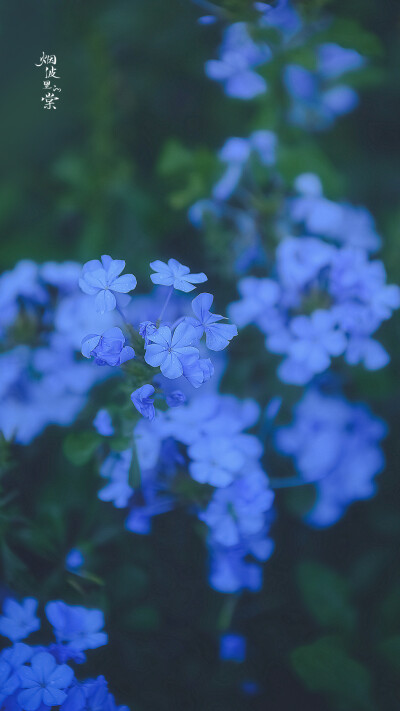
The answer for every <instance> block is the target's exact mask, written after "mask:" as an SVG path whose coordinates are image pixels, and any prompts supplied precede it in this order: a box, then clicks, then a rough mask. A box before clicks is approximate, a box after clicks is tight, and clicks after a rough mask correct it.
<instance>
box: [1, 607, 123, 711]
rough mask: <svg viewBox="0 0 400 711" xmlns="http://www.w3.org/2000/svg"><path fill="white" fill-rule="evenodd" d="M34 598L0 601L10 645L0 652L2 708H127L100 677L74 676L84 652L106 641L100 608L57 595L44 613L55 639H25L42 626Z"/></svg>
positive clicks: (25, 710) (69, 710) (113, 710)
mask: <svg viewBox="0 0 400 711" xmlns="http://www.w3.org/2000/svg"><path fill="white" fill-rule="evenodd" d="M37 607H38V603H37V600H34V599H32V598H26V599H25V600H22V602H18V601H17V600H14V599H12V598H8V599H6V600H5V602H4V605H3V615H1V616H0V634H1V635H3V636H5V637H8V639H10V640H11V642H12V643H13V646H12V647H7V648H5V649H3V651H2V652H1V654H0V704H1V708H2V709H4V711H36V710H37V709H38V710H39V711H47V710H50V709H55V708H58V709H60V710H61V711H85V710H86V709H93V710H94V709H103V710H104V711H128V708H127V706H117V705H116V703H115V700H114V697H113V695H112V694H110V693H109V691H108V686H107V682H106V680H105V678H104V677H103V676H99V677H97V679H86V680H84V681H80V680H78V678H77V677H76V675H75V669H74V667H73V666H71V665H72V664H73V665H76V664H82V663H83V662H85V661H86V655H85V652H86V651H87V650H88V649H97V648H98V647H101V646H103V645H105V644H107V642H108V637H107V634H106V633H105V632H104V631H103V627H104V616H103V613H102V612H101V611H100V610H89V609H87V608H85V607H81V606H79V605H67V604H66V603H65V602H62V601H61V600H55V601H52V602H49V603H47V605H46V607H45V613H46V617H47V621H48V622H49V623H50V625H51V626H52V628H53V633H54V637H55V642H51V643H50V644H47V645H46V646H45V645H43V644H41V643H40V641H39V644H38V643H37V642H36V643H34V644H33V645H32V643H30V644H27V643H26V642H23V641H22V640H25V639H26V638H27V637H28V636H30V635H31V634H32V633H35V632H37V631H38V630H39V629H40V627H41V621H40V619H39V618H38V617H37V616H36V612H37Z"/></svg>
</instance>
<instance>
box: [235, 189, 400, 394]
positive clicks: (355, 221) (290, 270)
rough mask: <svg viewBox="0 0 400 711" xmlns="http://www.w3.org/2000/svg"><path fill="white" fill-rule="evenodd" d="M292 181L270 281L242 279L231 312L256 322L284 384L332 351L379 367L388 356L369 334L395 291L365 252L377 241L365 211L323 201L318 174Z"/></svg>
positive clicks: (313, 369)
mask: <svg viewBox="0 0 400 711" xmlns="http://www.w3.org/2000/svg"><path fill="white" fill-rule="evenodd" d="M295 186H296V187H297V190H298V191H299V192H298V194H297V195H296V196H295V197H293V198H289V199H288V200H287V202H286V203H285V204H284V206H283V210H284V213H283V215H284V217H283V220H284V221H285V223H286V224H284V223H283V220H282V218H280V219H281V220H282V222H281V230H282V231H283V235H282V238H281V241H280V244H279V245H278V248H277V249H276V254H275V259H276V262H275V264H274V268H273V270H271V277H273V278H271V277H270V276H266V277H265V278H258V277H246V278H244V279H242V280H241V281H240V282H239V284H238V289H239V292H240V295H241V300H240V301H238V302H235V303H234V304H232V305H231V307H230V315H231V316H232V318H234V319H235V321H236V323H237V324H238V325H239V326H242V327H244V326H246V325H248V324H250V323H255V324H256V325H257V326H258V327H259V328H260V329H261V331H262V332H263V333H264V334H265V335H266V340H265V345H266V348H267V350H269V351H271V352H272V353H278V354H283V355H284V356H285V359H284V361H283V362H282V364H281V365H280V366H279V368H278V376H279V377H280V379H281V380H282V381H284V382H287V383H294V384H298V385H303V384H305V383H308V382H310V381H311V379H312V378H313V377H314V376H315V375H316V374H319V373H322V372H323V371H325V370H326V369H327V368H328V367H329V366H330V363H331V360H332V358H334V357H337V356H343V357H344V359H345V361H346V362H347V363H348V364H349V365H356V364H361V365H363V366H364V367H365V368H366V369H367V370H378V369H379V368H382V367H384V366H385V365H386V364H387V363H388V362H389V355H388V353H387V352H386V350H385V349H384V347H383V346H382V345H381V344H380V343H379V341H377V340H376V339H375V338H374V337H373V336H374V334H375V332H376V331H377V330H378V328H379V326H380V325H381V324H382V322H383V321H385V320H387V319H389V318H390V317H391V315H392V312H393V310H394V309H397V308H398V307H399V305H400V289H399V287H398V286H396V285H388V284H387V283H386V272H385V268H384V265H383V263H382V262H381V261H380V260H376V259H375V260H373V259H371V258H370V256H369V252H370V251H371V250H374V249H376V248H377V246H378V245H379V237H378V235H377V234H376V231H375V226H374V223H373V220H372V218H371V216H370V214H369V213H368V211H367V210H365V209H364V208H355V207H353V206H351V205H347V204H345V203H334V202H333V201H331V200H327V199H326V198H324V197H323V195H322V187H321V184H320V182H319V180H318V178H317V176H313V175H311V176H310V175H304V176H299V178H298V179H297V181H296V184H295ZM309 190H311V194H310V192H309ZM282 223H283V227H282ZM289 229H290V230H291V234H290V233H289V234H287V235H286V234H285V232H286V231H287V230H289ZM304 232H305V234H304ZM315 305H316V307H315ZM313 307H314V308H313ZM302 310H303V311H304V312H303V313H301V311H302Z"/></svg>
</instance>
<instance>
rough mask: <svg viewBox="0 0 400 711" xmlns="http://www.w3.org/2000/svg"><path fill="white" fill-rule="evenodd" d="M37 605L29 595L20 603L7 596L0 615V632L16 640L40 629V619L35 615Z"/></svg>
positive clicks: (13, 640)
mask: <svg viewBox="0 0 400 711" xmlns="http://www.w3.org/2000/svg"><path fill="white" fill-rule="evenodd" d="M37 606H38V603H37V600H34V599H33V598H31V597H27V598H25V599H24V600H23V601H22V602H21V603H19V602H17V601H16V600H13V599H12V598H7V599H6V600H5V601H4V603H3V614H2V615H1V617H0V634H2V635H4V637H8V638H9V639H11V641H12V642H18V641H19V640H21V639H25V638H26V637H28V635H30V634H31V632H36V630H38V629H40V620H39V619H38V618H37V617H36V610H37Z"/></svg>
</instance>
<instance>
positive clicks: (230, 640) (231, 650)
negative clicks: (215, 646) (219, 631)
mask: <svg viewBox="0 0 400 711" xmlns="http://www.w3.org/2000/svg"><path fill="white" fill-rule="evenodd" d="M219 657H220V659H223V660H224V661H231V662H238V663H241V662H244V660H245V659H246V639H245V637H243V635H241V634H234V633H233V632H227V633H226V634H223V635H221V638H220V646H219Z"/></svg>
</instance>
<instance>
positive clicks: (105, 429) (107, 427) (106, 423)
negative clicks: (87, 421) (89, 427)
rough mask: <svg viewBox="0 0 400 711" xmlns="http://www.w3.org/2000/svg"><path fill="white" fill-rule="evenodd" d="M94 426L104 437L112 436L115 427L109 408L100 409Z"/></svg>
mask: <svg viewBox="0 0 400 711" xmlns="http://www.w3.org/2000/svg"><path fill="white" fill-rule="evenodd" d="M93 427H94V428H95V430H96V432H98V433H99V434H100V435H102V436H103V437H111V436H112V435H113V434H114V432H115V430H114V427H113V423H112V419H111V415H110V413H109V412H108V410H105V409H104V408H102V409H101V410H99V411H98V413H97V415H96V417H95V418H94V420H93Z"/></svg>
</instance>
